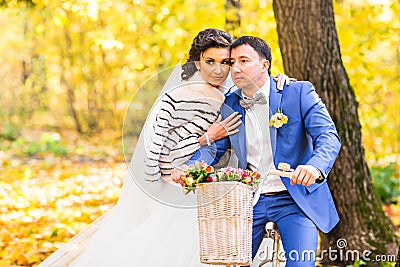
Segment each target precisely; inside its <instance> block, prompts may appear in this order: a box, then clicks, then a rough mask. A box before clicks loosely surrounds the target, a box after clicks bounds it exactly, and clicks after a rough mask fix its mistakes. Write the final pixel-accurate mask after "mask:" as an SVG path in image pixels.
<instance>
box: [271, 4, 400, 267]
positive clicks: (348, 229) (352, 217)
mask: <svg viewBox="0 0 400 267" xmlns="http://www.w3.org/2000/svg"><path fill="white" fill-rule="evenodd" d="M273 8H274V13H275V18H276V21H277V28H278V36H279V45H280V49H281V53H282V59H283V65H284V68H285V72H286V74H287V75H289V76H291V77H296V78H297V79H299V80H309V81H311V82H312V83H313V84H314V86H315V88H316V90H317V92H318V93H319V95H320V97H321V98H322V100H323V101H324V103H325V104H326V106H327V108H328V110H329V113H330V114H331V116H332V118H333V120H334V121H335V124H336V127H337V130H338V132H339V135H340V137H341V139H342V149H341V151H340V154H339V157H338V159H337V160H336V163H335V166H334V168H333V169H332V171H331V174H330V175H329V186H330V188H331V191H332V194H333V198H334V201H335V204H336V207H337V209H338V212H339V216H340V222H339V224H338V225H337V226H336V227H335V228H334V229H333V230H332V231H331V232H330V233H329V234H328V235H324V234H323V235H322V240H321V250H324V249H326V250H328V249H329V248H331V250H334V249H337V250H338V249H342V250H343V252H345V251H348V250H358V252H359V253H360V258H361V257H362V253H363V251H365V250H371V251H373V252H374V254H372V255H368V256H369V258H371V259H373V257H374V255H376V254H388V253H389V254H393V255H396V254H397V253H396V251H397V244H396V236H395V232H394V229H393V227H392V224H391V223H390V221H389V219H388V218H387V217H386V216H385V215H384V213H383V211H382V203H381V201H380V200H379V198H377V197H376V196H375V193H374V188H373V185H372V181H371V176H370V173H369V170H368V167H367V163H366V161H365V157H364V149H363V145H362V140H361V126H360V122H359V118H358V112H357V102H356V100H355V95H354V91H353V89H352V87H351V86H350V83H349V78H348V76H347V73H346V70H345V68H344V66H343V62H342V60H341V53H340V45H339V41H338V36H337V32H336V26H335V21H334V13H333V6H332V1H331V0H329V1H318V0H310V1H303V0H274V1H273ZM340 239H341V240H340ZM343 241H345V242H344V243H343ZM340 242H342V243H340ZM344 245H345V247H343V246H344ZM338 251H339V250H338ZM344 254H345V253H344ZM337 255H339V254H338V253H337ZM367 260H368V259H367ZM352 262H354V260H352V259H351V257H348V260H347V261H346V257H345V255H343V257H339V256H338V257H337V259H336V260H335V259H333V257H332V259H328V257H327V256H326V254H325V257H324V258H323V263H330V264H337V265H339V266H342V265H343V264H350V263H352ZM369 264H371V265H373V263H372V262H370V263H369Z"/></svg>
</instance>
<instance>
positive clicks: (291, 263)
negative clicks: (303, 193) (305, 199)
mask: <svg viewBox="0 0 400 267" xmlns="http://www.w3.org/2000/svg"><path fill="white" fill-rule="evenodd" d="M269 221H270V222H274V223H276V224H277V226H278V229H279V232H280V235H281V239H282V244H283V248H284V250H285V255H284V256H285V258H286V266H287V267H295V266H299V267H300V266H301V267H305V266H307V267H308V266H315V258H316V253H317V246H318V230H317V227H316V226H315V224H314V223H313V222H312V221H311V220H310V219H309V218H308V217H307V216H306V215H305V214H304V212H303V211H302V210H301V209H300V208H299V206H298V205H297V204H296V203H295V202H294V200H293V198H292V197H291V196H290V195H289V193H285V194H282V195H274V196H265V195H261V196H260V199H259V200H258V202H257V204H256V205H255V206H254V209H253V240H252V256H253V259H254V257H255V256H256V254H257V251H258V249H259V247H260V245H261V242H262V240H263V238H264V235H265V224H266V223H267V222H269ZM262 249H263V250H264V251H265V248H262ZM276 253H277V252H273V254H272V255H274V256H278V257H280V258H282V257H281V256H282V255H276Z"/></svg>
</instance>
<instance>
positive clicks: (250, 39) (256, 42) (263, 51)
mask: <svg viewBox="0 0 400 267" xmlns="http://www.w3.org/2000/svg"><path fill="white" fill-rule="evenodd" d="M245 44H248V45H250V46H251V47H253V49H254V50H255V51H256V52H257V54H258V55H259V56H260V58H263V59H266V60H268V61H269V65H270V67H269V68H268V74H269V75H271V64H272V54H271V47H269V45H268V44H267V42H266V41H264V40H263V39H261V38H258V37H255V36H241V37H239V38H238V39H236V40H235V41H234V42H233V43H232V45H231V47H230V50H231V51H232V49H234V48H236V47H238V46H241V45H245Z"/></svg>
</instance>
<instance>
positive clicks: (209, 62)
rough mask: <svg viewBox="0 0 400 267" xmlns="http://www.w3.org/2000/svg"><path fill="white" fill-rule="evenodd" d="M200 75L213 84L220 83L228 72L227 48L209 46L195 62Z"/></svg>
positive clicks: (217, 84)
mask: <svg viewBox="0 0 400 267" xmlns="http://www.w3.org/2000/svg"><path fill="white" fill-rule="evenodd" d="M196 66H197V68H198V69H200V75H201V77H202V78H203V79H204V80H205V81H206V82H208V83H210V84H211V85H213V86H219V85H221V84H222V83H223V82H224V81H225V79H226V77H227V76H228V74H229V48H228V47H226V48H223V47H211V48H208V49H207V50H206V51H204V52H203V53H202V54H201V55H200V62H196Z"/></svg>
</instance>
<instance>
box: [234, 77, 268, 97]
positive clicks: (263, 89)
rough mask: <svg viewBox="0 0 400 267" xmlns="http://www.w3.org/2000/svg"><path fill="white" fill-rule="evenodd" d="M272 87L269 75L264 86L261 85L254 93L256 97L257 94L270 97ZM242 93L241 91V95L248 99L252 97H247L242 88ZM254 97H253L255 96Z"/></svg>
mask: <svg viewBox="0 0 400 267" xmlns="http://www.w3.org/2000/svg"><path fill="white" fill-rule="evenodd" d="M270 87H271V81H270V79H269V77H268V79H267V80H266V81H265V83H264V84H263V86H261V87H260V89H258V90H257V91H256V92H255V93H254V94H253V97H255V96H256V95H257V94H263V95H264V96H265V99H267V100H268V99H269V90H270ZM240 93H241V95H240V96H241V97H242V98H247V99H249V98H250V97H247V96H246V95H245V94H244V93H243V91H242V90H240ZM253 97H252V98H253Z"/></svg>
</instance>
